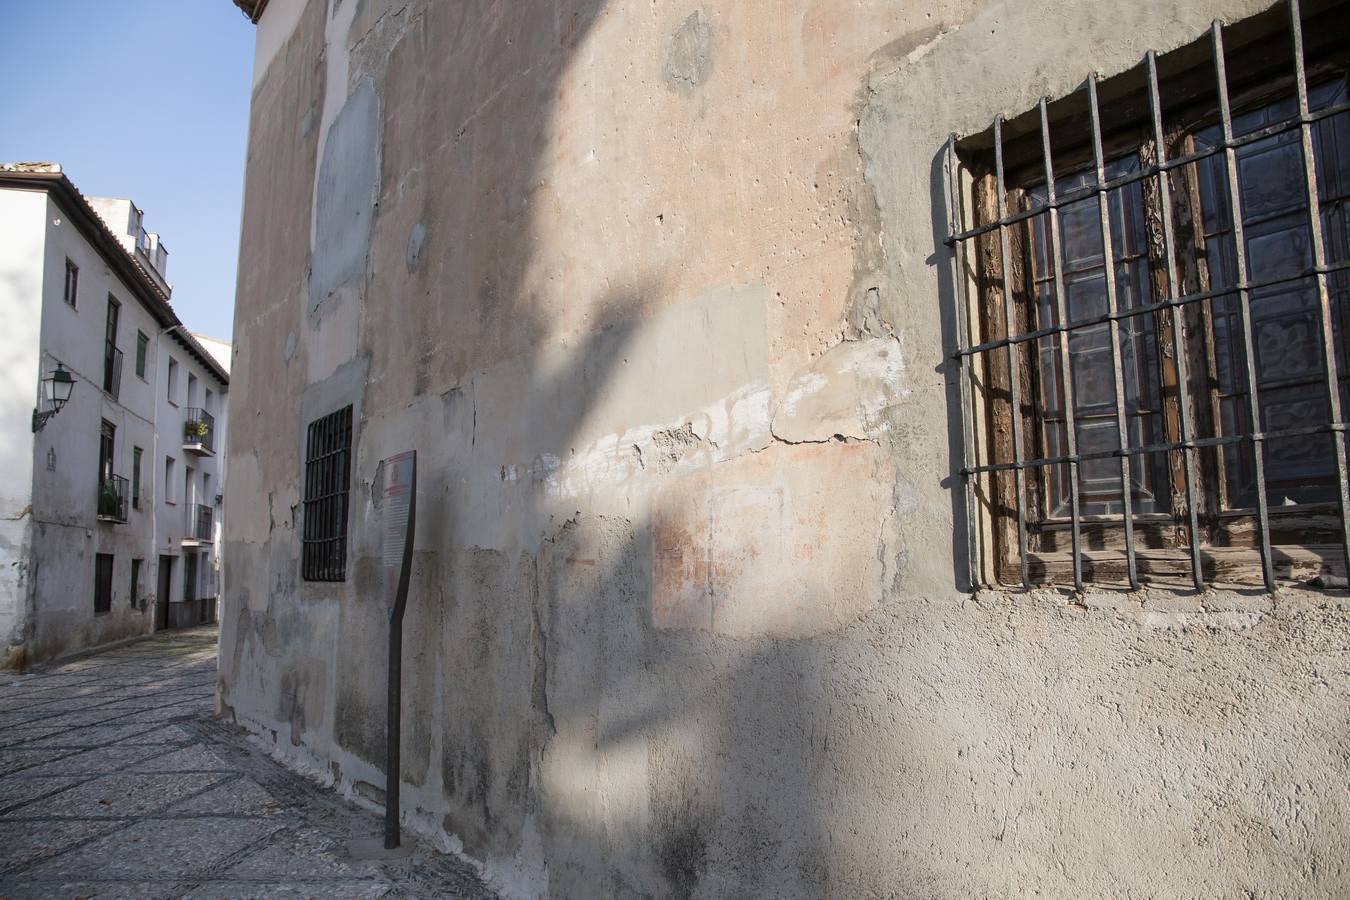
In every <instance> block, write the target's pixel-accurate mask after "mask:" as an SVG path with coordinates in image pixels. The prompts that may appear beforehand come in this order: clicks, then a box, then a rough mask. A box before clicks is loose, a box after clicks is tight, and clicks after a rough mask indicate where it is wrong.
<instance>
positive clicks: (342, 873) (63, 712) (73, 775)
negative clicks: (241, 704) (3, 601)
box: [0, 628, 494, 898]
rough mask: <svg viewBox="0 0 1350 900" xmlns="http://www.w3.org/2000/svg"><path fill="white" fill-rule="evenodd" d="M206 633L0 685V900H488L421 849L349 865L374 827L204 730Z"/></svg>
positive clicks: (131, 647)
mask: <svg viewBox="0 0 1350 900" xmlns="http://www.w3.org/2000/svg"><path fill="white" fill-rule="evenodd" d="M215 678H216V631H215V629H213V628H199V629H193V630H190V631H180V632H168V633H166V634H163V635H157V636H156V637H154V638H151V639H149V640H144V641H138V642H135V643H131V644H124V645H121V646H119V647H116V648H113V649H110V650H107V651H104V652H101V653H97V654H95V655H91V656H86V657H83V658H80V659H76V660H72V661H69V662H66V663H63V664H59V665H55V666H51V667H48V668H45V669H42V670H39V671H36V672H34V673H31V674H24V675H9V674H4V675H0V898H8V897H14V898H18V897H79V898H93V897H98V898H105V897H156V898H171V897H193V898H201V897H222V898H224V897H230V898H235V897H324V898H329V897H333V898H348V897H470V898H491V897H493V896H494V895H493V894H492V893H491V892H490V891H488V890H487V889H486V888H485V887H483V886H482V884H481V883H480V882H479V881H478V880H477V878H476V877H475V875H474V873H473V871H472V869H470V868H469V867H468V866H467V865H466V864H464V863H463V862H461V861H460V860H457V859H455V858H453V857H449V856H445V855H443V854H440V853H438V852H436V851H434V850H431V849H429V848H427V847H425V846H423V845H420V844H417V845H415V847H414V849H413V852H412V853H411V854H410V855H409V856H408V857H406V858H405V859H402V860H397V861H371V860H359V859H353V858H352V857H351V856H350V855H349V854H348V852H347V850H346V846H347V842H348V841H353V840H360V839H363V838H370V837H373V836H375V835H378V834H380V820H379V818H378V817H377V816H376V815H374V814H372V813H369V812H367V811H365V810H362V809H359V808H357V807H355V806H352V805H350V804H348V803H346V802H344V801H343V800H341V798H339V797H337V796H336V795H335V794H333V793H332V792H329V791H325V790H324V789H322V788H321V787H319V786H318V785H316V784H313V783H311V782H309V781H306V780H305V779H303V778H301V777H299V776H297V775H295V774H293V773H291V772H289V771H287V770H286V769H284V768H282V767H281V766H279V765H278V764H277V763H275V762H273V761H272V760H271V759H270V758H268V757H267V756H266V754H264V753H262V752H261V751H260V750H258V749H257V748H256V747H254V746H253V745H252V744H251V743H249V742H248V740H247V739H246V736H245V734H244V733H243V732H242V731H241V730H239V729H237V728H234V727H232V726H229V725H225V724H223V723H220V722H217V721H216V720H215V719H214V718H213V717H212V697H213V694H214V686H215Z"/></svg>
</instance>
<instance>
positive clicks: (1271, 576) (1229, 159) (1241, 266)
mask: <svg viewBox="0 0 1350 900" xmlns="http://www.w3.org/2000/svg"><path fill="white" fill-rule="evenodd" d="M1210 35H1211V37H1212V38H1213V43H1214V80H1215V82H1216V86H1217V87H1218V89H1219V122H1220V123H1221V125H1222V127H1223V143H1224V151H1223V156H1224V173H1225V176H1226V178H1227V182H1228V206H1229V215H1231V216H1232V226H1233V258H1234V266H1235V267H1236V271H1237V280H1238V282H1239V283H1240V284H1245V283H1246V281H1247V237H1246V233H1245V232H1244V230H1243V224H1242V190H1241V187H1242V183H1241V182H1240V181H1239V180H1238V170H1237V151H1236V149H1235V148H1234V147H1232V146H1231V145H1232V142H1233V114H1232V110H1231V109H1230V107H1229V102H1228V68H1227V63H1226V62H1225V60H1224V51H1223V26H1222V25H1220V24H1219V23H1218V21H1215V22H1214V24H1213V25H1212V26H1211V27H1210ZM1237 296H1238V310H1239V318H1240V321H1241V323H1242V328H1241V331H1242V361H1243V369H1244V370H1245V371H1244V374H1245V377H1246V381H1247V415H1248V417H1249V418H1248V422H1249V423H1250V424H1251V428H1252V430H1253V431H1257V430H1259V429H1260V427H1261V401H1260V398H1259V396H1258V394H1257V385H1256V348H1255V345H1254V342H1253V340H1252V296H1251V289H1250V288H1245V287H1241V288H1238V291H1237ZM1252 464H1253V466H1254V467H1255V477H1256V530H1257V539H1258V544H1259V546H1260V550H1261V580H1262V581H1264V582H1265V585H1266V590H1268V591H1273V590H1274V589H1275V569H1274V566H1273V564H1272V562H1271V553H1270V510H1269V509H1268V508H1267V500H1266V456H1265V449H1264V446H1263V442H1261V441H1252Z"/></svg>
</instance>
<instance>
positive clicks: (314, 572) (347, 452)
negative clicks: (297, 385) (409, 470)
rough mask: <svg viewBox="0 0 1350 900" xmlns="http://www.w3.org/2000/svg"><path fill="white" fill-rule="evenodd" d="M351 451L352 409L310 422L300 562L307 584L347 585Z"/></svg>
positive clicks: (306, 450)
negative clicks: (337, 582)
mask: <svg viewBox="0 0 1350 900" xmlns="http://www.w3.org/2000/svg"><path fill="white" fill-rule="evenodd" d="M351 448H352V408H351V407H350V406H348V407H345V408H343V409H340V410H338V411H337V412H335V413H330V414H329V415H326V416H324V417H323V418H321V419H316V420H314V421H313V422H311V423H309V433H308V435H307V438H306V449H305V498H304V506H305V509H304V514H305V520H304V536H303V538H302V542H303V547H302V551H301V562H300V568H301V574H302V576H303V577H304V579H305V580H306V581H345V580H346V578H347V496H348V484H349V482H350V479H351Z"/></svg>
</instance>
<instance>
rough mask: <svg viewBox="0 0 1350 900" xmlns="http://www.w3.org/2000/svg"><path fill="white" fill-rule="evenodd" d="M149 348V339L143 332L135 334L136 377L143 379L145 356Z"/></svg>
mask: <svg viewBox="0 0 1350 900" xmlns="http://www.w3.org/2000/svg"><path fill="white" fill-rule="evenodd" d="M149 348H150V338H149V337H148V336H147V335H146V333H145V332H144V331H138V332H136V377H138V378H144V377H145V356H146V351H147V350H148V349H149Z"/></svg>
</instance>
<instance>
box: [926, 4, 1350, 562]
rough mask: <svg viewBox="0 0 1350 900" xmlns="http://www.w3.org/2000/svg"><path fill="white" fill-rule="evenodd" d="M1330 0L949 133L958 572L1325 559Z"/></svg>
mask: <svg viewBox="0 0 1350 900" xmlns="http://www.w3.org/2000/svg"><path fill="white" fill-rule="evenodd" d="M1347 22H1350V3H1345V2H1331V3H1320V4H1317V6H1316V8H1315V10H1314V9H1313V8H1312V7H1311V6H1310V9H1309V14H1308V15H1307V16H1306V17H1305V16H1304V15H1303V12H1302V11H1301V10H1300V5H1299V3H1298V0H1288V2H1286V3H1281V4H1279V5H1278V6H1276V7H1274V8H1273V9H1272V10H1270V11H1269V12H1267V13H1264V14H1262V15H1260V16H1257V17H1254V18H1252V19H1249V20H1246V21H1244V22H1242V23H1238V24H1237V25H1233V26H1227V27H1224V26H1220V25H1219V24H1218V23H1216V24H1215V25H1214V27H1213V28H1212V29H1211V31H1210V33H1209V35H1208V36H1207V37H1205V38H1202V39H1201V40H1200V41H1198V42H1197V43H1196V44H1192V45H1191V46H1189V47H1185V48H1182V49H1181V50H1178V51H1176V52H1174V53H1171V54H1168V55H1166V56H1163V57H1158V56H1156V55H1155V54H1153V53H1149V54H1148V55H1147V56H1146V57H1145V59H1144V61H1143V63H1142V65H1141V66H1139V67H1138V68H1137V69H1135V70H1133V71H1131V72H1128V73H1125V74H1124V75H1121V76H1118V77H1116V78H1112V79H1110V80H1109V81H1104V82H1101V83H1100V84H1099V83H1098V81H1097V78H1096V76H1090V77H1089V78H1088V80H1087V82H1086V84H1085V87H1084V89H1083V90H1081V91H1079V92H1077V93H1075V94H1073V95H1071V96H1069V97H1066V98H1064V99H1062V100H1059V101H1055V102H1053V103H1051V102H1048V101H1046V100H1042V101H1041V103H1040V104H1039V106H1038V108H1037V109H1035V110H1034V111H1032V112H1030V113H1028V114H1026V115H1024V116H1021V117H1018V118H1017V119H1014V120H1011V121H1008V122H1004V121H1003V120H1001V119H999V120H996V121H995V122H994V125H993V127H992V128H991V129H990V130H989V131H988V132H986V133H984V134H983V135H977V136H974V137H972V138H968V139H965V140H959V141H958V140H956V139H953V142H952V145H951V147H950V150H951V153H952V155H953V161H952V164H953V171H954V173H955V178H956V179H957V180H956V181H954V184H953V187H954V192H953V193H954V196H958V197H968V198H969V208H967V207H966V206H965V204H964V203H962V204H960V205H959V208H958V209H957V210H956V213H957V216H959V218H956V219H955V229H954V233H953V235H952V236H951V239H950V241H949V243H950V244H951V245H953V246H954V247H955V248H956V251H957V260H958V264H959V267H960V276H961V277H958V279H957V285H958V288H959V289H960V290H961V291H962V297H961V298H960V300H961V303H960V305H961V310H962V313H963V319H962V327H961V329H960V331H961V334H960V337H959V339H960V346H959V347H958V350H957V354H956V357H957V359H958V360H959V361H960V364H961V368H962V375H963V377H962V390H963V395H964V396H965V398H966V409H967V411H968V412H967V424H968V426H969V427H968V428H967V437H966V447H965V453H966V465H965V467H964V469H963V473H962V474H963V475H964V477H965V480H966V485H967V499H968V503H969V507H970V510H971V512H972V514H973V519H974V520H975V521H976V522H977V523H979V527H977V528H976V529H975V531H974V534H973V538H974V540H973V542H972V548H971V549H972V553H973V554H974V555H975V557H976V558H978V559H980V560H982V561H984V562H985V563H986V565H985V567H984V572H983V577H980V576H979V573H977V578H976V580H977V581H996V582H1001V583H1010V582H1020V583H1022V584H1023V585H1026V586H1030V585H1031V584H1038V583H1073V584H1074V585H1075V586H1077V587H1080V588H1081V587H1082V586H1083V585H1084V583H1085V582H1087V581H1092V582H1106V583H1125V584H1129V585H1130V586H1133V587H1137V586H1139V584H1140V583H1141V582H1142V581H1148V582H1154V583H1168V582H1182V583H1184V582H1191V583H1193V584H1194V585H1195V586H1196V587H1197V588H1201V587H1204V586H1205V585H1207V584H1210V583H1214V582H1220V583H1225V584H1239V585H1241V584H1248V585H1250V584H1259V585H1263V586H1264V587H1265V588H1266V589H1273V588H1274V587H1275V585H1276V583H1277V581H1279V580H1286V579H1304V578H1307V577H1310V576H1316V575H1320V574H1323V573H1326V572H1331V571H1334V572H1336V573H1337V574H1340V575H1343V574H1344V572H1345V566H1346V560H1347V553H1348V552H1350V547H1348V546H1347V543H1346V540H1347V537H1346V535H1347V530H1346V527H1345V521H1346V511H1347V475H1346V457H1345V436H1344V417H1343V412H1342V411H1343V408H1344V407H1345V405H1346V404H1347V403H1348V402H1350V390H1348V387H1350V384H1348V382H1347V376H1350V364H1348V361H1347V358H1346V349H1345V334H1346V330H1347V327H1350V203H1348V202H1347V201H1350V90H1348V88H1347V78H1346V69H1347V56H1346V52H1345V50H1344V48H1345V47H1346V46H1348V45H1347V44H1346V43H1345V41H1346V39H1347V37H1348V36H1350V35H1348V34H1347V31H1348V30H1350V29H1348V28H1347Z"/></svg>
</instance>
